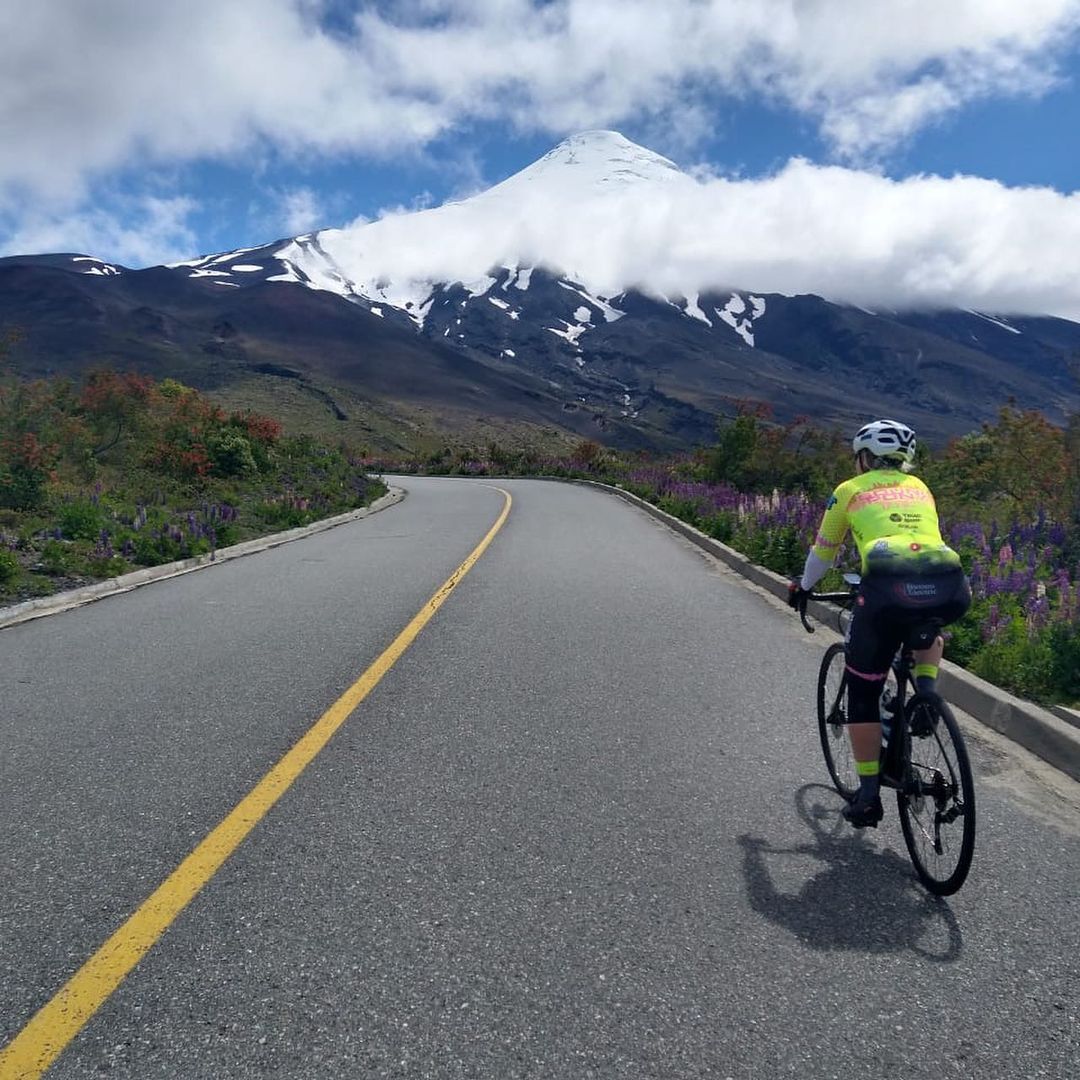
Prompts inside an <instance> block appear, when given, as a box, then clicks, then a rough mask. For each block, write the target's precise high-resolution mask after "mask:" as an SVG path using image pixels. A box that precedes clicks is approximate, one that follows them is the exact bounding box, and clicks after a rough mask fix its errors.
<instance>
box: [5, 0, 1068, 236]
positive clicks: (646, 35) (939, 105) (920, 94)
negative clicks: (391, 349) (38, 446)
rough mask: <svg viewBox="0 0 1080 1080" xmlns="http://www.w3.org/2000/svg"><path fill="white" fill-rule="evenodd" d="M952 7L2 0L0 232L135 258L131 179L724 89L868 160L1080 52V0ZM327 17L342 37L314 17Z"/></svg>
mask: <svg viewBox="0 0 1080 1080" xmlns="http://www.w3.org/2000/svg"><path fill="white" fill-rule="evenodd" d="M947 6H948V13H947V16H946V15H944V14H943V5H942V4H941V0H903V2H899V0H708V2H704V0H665V2H664V3H657V2H656V0H546V2H544V0H485V2H482V3H477V2H476V0H397V2H391V0H387V2H382V3H379V4H370V3H361V2H360V0H356V15H355V17H353V18H352V19H349V18H344V19H343V18H342V10H343V4H342V3H340V2H338V0H335V2H333V3H330V2H327V0H228V2H222V3H217V2H211V0H193V2H190V3H147V2H146V0H94V3H86V2H85V0H35V3H32V4H21V5H16V4H11V3H8V4H4V5H0V147H3V153H2V154H0V225H2V224H3V220H4V219H7V220H8V221H9V222H10V221H12V220H16V219H18V220H20V221H21V222H22V224H21V225H20V227H19V229H18V230H15V229H13V228H9V230H8V232H7V237H6V239H2V237H3V233H2V232H0V245H2V246H3V247H4V248H6V249H7V250H14V249H16V247H17V241H18V239H19V238H22V240H23V241H25V242H29V238H32V237H35V236H37V237H46V236H52V237H54V238H55V240H56V244H57V245H59V246H62V247H67V248H70V247H74V246H83V245H82V243H81V241H80V240H79V238H80V237H86V239H87V241H88V242H87V245H86V246H91V243H93V244H94V246H95V247H96V249H97V250H103V249H105V248H106V247H107V245H105V244H103V243H101V242H100V241H97V242H94V237H93V236H92V235H91V232H92V230H91V225H92V223H93V222H94V221H97V222H98V223H99V235H100V236H103V237H106V238H107V237H110V236H111V237H114V238H117V239H118V242H119V243H121V244H122V250H125V251H128V252H134V251H136V250H138V249H139V247H140V241H139V238H138V236H137V235H136V234H135V232H134V231H133V230H132V229H130V228H128V227H125V226H122V225H120V224H119V222H118V221H113V220H111V218H110V216H109V214H108V212H107V211H103V210H100V209H94V208H93V207H94V206H95V203H94V202H93V193H94V192H96V191H100V190H101V188H102V183H103V182H104V183H105V185H106V186H108V185H109V184H114V183H115V181H116V177H117V176H118V175H120V174H121V173H122V174H124V175H128V176H130V175H132V174H134V173H137V172H139V171H141V170H145V169H147V168H154V169H161V168H164V167H168V166H172V165H184V164H187V163H193V162H199V161H202V160H207V159H213V160H223V161H228V162H230V163H237V162H244V163H245V164H251V163H252V162H253V161H255V162H257V161H260V160H267V159H268V158H269V159H272V160H279V159H281V158H290V157H292V158H296V159H299V160H300V162H301V164H302V165H303V166H304V167H305V168H306V169H308V170H310V168H311V165H312V162H311V161H310V160H309V159H310V158H312V157H313V156H316V157H317V156H322V155H338V154H345V153H349V154H362V155H368V156H372V155H374V156H380V155H382V156H386V155H393V154H402V153H407V154H412V155H416V154H417V153H422V152H423V149H424V147H425V146H427V145H428V144H430V143H431V141H432V140H433V139H435V138H437V137H438V136H440V135H445V134H446V133H447V132H448V131H451V130H454V129H464V128H465V127H466V126H467V125H469V124H470V123H474V122H476V121H479V120H486V119H495V120H500V121H508V122H511V123H513V124H516V125H517V126H518V127H520V128H521V129H523V130H527V131H544V132H548V133H550V134H552V135H556V136H560V135H563V134H565V133H567V132H569V131H573V130H581V129H584V128H594V127H609V126H617V125H620V124H623V123H625V122H629V121H633V123H634V125H635V128H636V129H637V130H640V131H643V132H646V133H647V134H648V135H649V136H651V135H652V134H653V133H660V132H663V133H664V142H663V145H664V146H665V147H666V148H668V149H669V150H675V149H682V148H684V147H686V146H687V145H690V144H692V143H693V142H694V140H695V139H698V138H700V137H701V136H702V134H703V133H704V132H706V131H707V130H708V128H709V125H710V122H715V117H716V112H717V109H718V108H722V105H718V102H723V101H724V100H730V99H732V98H738V99H747V98H757V99H762V100H766V101H767V102H769V103H770V104H772V105H778V106H781V107H785V108H789V109H793V110H795V111H796V112H798V113H800V114H802V115H803V116H804V117H805V118H807V119H808V120H809V121H810V122H812V123H814V124H816V125H818V127H819V129H820V131H821V133H822V135H823V137H824V138H825V139H826V140H827V141H828V143H829V144H830V145H831V146H832V147H833V148H834V151H835V153H836V155H837V156H838V159H839V160H845V161H848V162H849V163H853V164H865V163H867V162H868V161H869V162H872V161H873V160H874V157H875V155H880V154H882V153H884V152H887V151H888V150H889V149H890V148H892V147H893V146H895V145H896V143H897V142H899V141H902V140H904V139H906V138H909V137H910V136H911V135H913V134H914V133H916V132H918V131H919V130H920V129H921V128H922V127H924V126H925V125H926V124H928V123H932V122H934V121H935V120H937V119H939V118H941V117H943V116H946V115H948V114H949V113H951V112H953V111H955V110H957V109H959V108H962V107H963V106H964V105H965V104H967V103H969V102H971V101H974V100H978V99H982V98H986V97H988V96H990V95H995V94H1007V95H1037V94H1040V93H1043V92H1045V91H1046V90H1047V89H1048V88H1049V87H1051V86H1053V85H1054V84H1055V80H1056V79H1057V77H1058V76H1057V74H1056V67H1055V65H1056V64H1057V63H1058V62H1059V61H1060V59H1061V58H1062V56H1063V55H1065V52H1066V51H1067V50H1069V49H1072V48H1074V47H1075V45H1076V41H1077V31H1078V27H1080V0H1025V2H1024V3H1023V4H1017V3H1015V0H950V3H949V4H948V5H947ZM330 13H333V14H334V16H335V21H334V25H333V29H332V30H331V29H328V28H327V26H328V24H325V23H323V22H321V21H320V19H321V18H322V17H324V16H328V15H329V14H330ZM304 175H305V176H310V175H311V173H310V171H307V172H305V173H304ZM462 179H463V184H462V185H461V186H462V188H463V189H465V188H467V187H468V186H469V177H467V176H464V177H463V178H462ZM301 190H303V189H301ZM294 199H295V201H294V203H293V204H292V208H291V209H290V207H289V206H288V205H287V206H286V207H284V214H285V219H286V220H288V218H289V215H295V217H294V220H296V221H303V222H304V223H305V225H306V226H307V227H309V228H310V227H311V225H313V224H315V222H314V220H313V219H312V218H311V214H310V213H308V210H309V209H310V208H313V205H314V204H313V203H310V204H309V203H307V202H305V199H306V196H304V195H302V194H295V196H294ZM63 220H69V221H70V222H71V223H72V231H71V232H69V233H64V232H63V231H62V230H61V228H60V223H61V222H62V221H63ZM183 236H184V229H183V226H174V227H173V228H172V230H171V232H170V230H169V228H168V227H166V228H165V229H164V231H163V232H162V231H161V230H159V231H158V232H157V239H156V240H154V241H152V242H148V243H146V244H143V245H142V246H143V247H145V248H146V250H148V251H149V250H155V251H157V250H171V249H173V248H175V247H176V246H177V245H178V244H179V243H180V241H181V240H182V238H183ZM77 241H78V242H77ZM113 250H114V251H116V250H118V249H117V248H115V247H114V248H113ZM186 254H190V251H189V252H186ZM155 257H156V256H155Z"/></svg>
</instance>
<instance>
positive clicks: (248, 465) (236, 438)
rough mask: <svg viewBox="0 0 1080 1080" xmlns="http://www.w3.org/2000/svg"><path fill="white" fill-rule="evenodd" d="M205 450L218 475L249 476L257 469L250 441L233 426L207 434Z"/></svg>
mask: <svg viewBox="0 0 1080 1080" xmlns="http://www.w3.org/2000/svg"><path fill="white" fill-rule="evenodd" d="M206 452H207V454H208V455H209V457H210V463H211V465H212V467H213V470H214V473H215V474H216V475H218V476H251V475H252V474H253V473H256V472H258V471H259V467H258V465H257V464H256V462H255V455H254V453H253V452H252V449H251V441H250V440H249V439H248V438H246V437H245V436H244V435H242V434H241V433H240V432H239V431H237V430H236V429H235V428H226V429H225V430H223V431H217V432H214V433H213V434H211V435H209V436H207V439H206Z"/></svg>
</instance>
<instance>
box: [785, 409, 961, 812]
mask: <svg viewBox="0 0 1080 1080" xmlns="http://www.w3.org/2000/svg"><path fill="white" fill-rule="evenodd" d="M851 445H852V449H853V450H854V451H855V471H856V475H855V476H853V477H852V478H851V479H850V480H845V481H844V483H842V484H841V485H840V486H839V487H838V488H837V489H836V490H835V491H834V492H833V494H832V496H831V498H830V499H829V501H828V503H827V505H826V508H825V515H824V517H823V518H822V521H821V527H820V528H819V529H818V533H817V538H816V540H815V541H814V546H813V547H812V548H811V549H810V552H809V553H808V555H807V556H806V566H805V568H804V569H803V574H802V578H801V580H800V579H796V580H795V581H793V582H792V583H791V585H790V587H789V596H788V603H789V604H790V605H791V606H792V607H793V608H795V609H797V610H800V611H805V608H806V600H807V595H808V594H809V592H810V590H811V589H812V588H813V587H814V586H815V585H816V584H817V582H818V581H820V580H821V578H822V577H823V576H824V575H825V573H826V571H827V570H828V569H829V567H831V566H832V564H833V562H834V560H835V559H836V556H837V554H838V553H839V547H840V544H841V542H842V541H843V539H844V537H845V536H846V535H847V532H848V530H849V529H850V530H851V535H852V537H853V538H854V540H855V544H856V545H857V547H858V549H859V556H860V558H861V560H862V584H861V586H860V588H859V596H858V599H857V600H856V602H855V607H854V613H853V615H852V618H851V622H850V624H849V626H848V632H847V641H846V644H845V650H844V651H845V659H846V666H847V673H848V728H849V734H850V737H851V750H852V755H853V757H854V758H855V767H856V771H857V773H858V775H859V789H858V791H857V793H856V795H855V797H854V799H853V800H852V801H851V803H850V804H849V805H847V806H845V807H844V810H843V814H844V817H845V818H847V820H848V821H849V822H851V824H852V825H854V826H855V827H856V828H858V829H861V828H865V827H866V826H874V827H876V826H877V824H878V822H879V821H880V820H881V817H882V808H881V797H880V793H879V790H880V778H879V769H880V766H879V760H880V757H881V742H882V739H881V720H880V712H879V707H880V699H881V692H882V690H883V688H884V686H885V679H886V678H887V676H888V674H889V669H890V668H891V666H892V661H893V657H894V656H895V655H896V651H897V650H898V649H899V648H900V646H901V645H902V644H903V643H904V640H905V638H908V637H909V635H910V633H911V632H912V631H913V630H914V629H916V628H920V627H926V626H927V624H929V623H931V622H933V624H935V629H932V630H927V631H925V632H924V633H922V634H921V635H920V638H919V640H917V641H916V642H915V644H918V645H921V646H922V647H921V648H916V649H915V672H914V674H915V682H916V687H917V689H918V691H919V692H920V693H932V692H933V691H934V687H935V686H936V680H937V674H938V665H939V664H940V662H941V656H942V652H943V650H944V640H943V638H942V637H941V634H940V633H938V632H937V629H936V627H938V626H944V625H945V624H946V623H950V622H953V621H955V620H956V619H958V618H960V616H961V615H963V614H964V612H965V611H967V609H968V606H969V605H970V603H971V592H970V589H969V587H968V582H967V578H966V576H965V575H964V571H963V569H962V568H961V565H960V557H959V556H958V555H957V554H956V552H955V551H953V550H952V548H950V547H949V546H948V545H947V544H946V543H945V542H944V541H943V540H942V538H941V532H940V529H939V526H938V516H937V508H936V505H935V503H934V496H933V495H932V494H931V492H930V489H929V488H928V487H927V486H926V484H924V483H923V482H922V481H921V480H919V479H918V478H917V477H914V476H910V475H909V473H910V470H911V467H912V462H913V461H914V459H915V432H914V431H912V430H911V428H909V427H907V426H906V425H905V424H901V423H898V422H897V421H895V420H875V421H873V422H872V423H869V424H866V425H865V426H864V427H862V428H860V429H859V431H858V432H857V433H856V435H855V438H854V439H853V440H852V444H851Z"/></svg>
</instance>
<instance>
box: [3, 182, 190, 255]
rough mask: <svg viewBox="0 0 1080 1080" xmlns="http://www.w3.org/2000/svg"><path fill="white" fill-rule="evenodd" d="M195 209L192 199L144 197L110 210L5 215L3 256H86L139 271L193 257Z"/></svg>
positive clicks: (119, 203)
mask: <svg viewBox="0 0 1080 1080" xmlns="http://www.w3.org/2000/svg"><path fill="white" fill-rule="evenodd" d="M196 209H197V205H196V203H195V202H194V200H192V199H188V198H184V197H177V198H159V197H156V196H149V195H143V196H139V197H123V198H119V199H116V200H114V202H113V205H112V207H111V208H109V209H106V208H104V207H96V208H86V207H83V208H79V209H74V210H68V211H59V212H55V213H49V212H45V211H35V212H28V213H23V214H21V215H20V216H19V218H18V220H17V221H16V220H15V219H13V218H10V217H7V218H6V220H5V217H6V216H5V215H0V232H3V233H5V234H6V235H5V239H4V241H3V243H2V244H0V254H9V255H16V254H25V253H27V252H38V251H69V252H83V253H87V254H92V255H96V256H98V257H104V258H107V259H110V260H113V261H115V262H119V263H123V264H124V265H126V266H134V267H139V266H148V265H157V264H160V263H167V262H172V261H176V260H179V259H182V258H190V256H191V254H192V252H193V251H195V250H197V242H196V238H195V233H194V232H193V230H192V229H191V227H190V225H189V222H188V219H189V218H190V216H191V214H192V213H194V212H195V210H196ZM5 224H6V225H7V229H4V228H3V227H4V225H5Z"/></svg>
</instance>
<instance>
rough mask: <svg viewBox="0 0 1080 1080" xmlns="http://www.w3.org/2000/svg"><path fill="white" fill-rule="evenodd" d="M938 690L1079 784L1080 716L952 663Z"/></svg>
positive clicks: (784, 585) (741, 564)
mask: <svg viewBox="0 0 1080 1080" xmlns="http://www.w3.org/2000/svg"><path fill="white" fill-rule="evenodd" d="M573 482H574V483H580V484H586V485H589V486H591V487H597V488H602V489H603V490H605V491H609V492H611V493H612V494H614V495H617V496H618V497H619V498H621V499H624V500H626V501H627V502H629V503H632V504H633V505H634V506H637V507H639V508H640V509H642V510H644V511H645V512H646V513H647V514H649V515H651V516H652V517H654V518H656V519H657V520H658V521H662V522H663V523H664V524H665V525H667V526H668V527H669V528H671V529H674V530H675V532H677V533H680V534H681V535H682V536H685V537H686V539H687V540H689V541H690V542H691V543H692V544H695V545H697V547H699V548H702V549H703V550H705V551H707V552H708V553H709V554H710V555H714V556H716V558H718V559H720V560H721V561H722V562H724V563H726V564H727V565H728V566H729V567H731V569H732V570H734V571H735V572H736V573H738V574H741V575H742V576H743V577H745V578H747V579H748V580H750V581H752V582H753V583H754V584H755V585H758V586H760V587H761V588H763V589H765V590H766V591H767V592H770V593H772V594H773V595H774V596H777V597H779V598H781V599H783V600H786V599H787V594H788V580H787V578H784V577H781V576H780V575H779V574H774V573H773V572H772V571H771V570H766V569H765V568H764V567H763V566H756V565H755V564H754V563H752V562H751V561H750V560H749V559H748V558H747V557H746V556H745V555H742V554H740V553H739V552H738V551H735V550H734V549H733V548H730V547H728V546H727V545H726V544H722V543H720V541H719V540H714V539H713V538H712V537H711V536H707V535H706V534H705V533H703V532H701V530H700V529H695V528H694V526H693V525H688V524H687V523H686V522H685V521H680V520H679V519H678V518H677V517H673V516H672V515H671V514H668V513H666V512H665V511H663V510H661V509H660V508H659V507H657V506H653V505H652V503H650V502H646V501H645V500H644V499H642V498H639V497H638V496H637V495H633V494H631V493H630V492H629V491H624V490H623V489H622V488H616V487H611V486H609V485H607V484H600V483H597V482H596V481H594V480H575V481H573ZM810 610H811V613H812V614H813V615H814V617H815V618H817V619H818V620H819V621H820V622H823V623H826V624H828V625H831V626H834V627H835V626H836V614H837V612H836V608H834V607H831V606H829V605H827V604H811V605H810ZM938 689H939V690H940V692H941V696H942V697H943V698H945V700H946V701H948V702H950V703H951V704H953V705H955V706H956V707H957V708H958V709H963V711H964V712H966V713H968V714H969V715H971V716H973V717H974V718H975V719H976V720H978V721H979V722H980V723H982V724H985V725H986V726H987V727H989V728H992V729H993V730H994V731H997V732H1000V733H1001V734H1002V735H1004V736H1006V738H1008V739H1011V740H1012V741H1013V742H1015V743H1018V744H1019V745H1020V746H1023V747H1024V748H1025V749H1026V750H1030V751H1031V752H1032V753H1033V754H1035V755H1036V756H1037V757H1040V758H1042V759H1043V761H1046V762H1048V763H1049V764H1050V765H1053V766H1054V768H1056V769H1060V770H1061V771H1062V772H1063V773H1066V774H1067V775H1068V776H1071V777H1072V778H1073V779H1074V780H1080V726H1073V725H1074V724H1075V725H1080V715H1078V714H1076V713H1072V714H1071V716H1066V717H1064V718H1063V717H1062V713H1069V710H1062V711H1061V713H1058V715H1055V714H1054V713H1053V712H1051V711H1050V710H1049V709H1044V708H1042V707H1041V706H1039V705H1035V704H1033V703H1032V702H1030V701H1024V700H1022V699H1021V698H1017V697H1013V695H1012V694H1009V693H1007V692H1006V691H1004V690H1002V689H1000V688H999V687H997V686H994V685H993V684H992V683H988V682H987V681H986V680H985V679H980V678H979V677H978V676H977V675H972V674H971V673H970V672H968V671H965V670H964V669H963V668H961V667H958V666H957V665H956V664H950V663H949V662H948V661H945V662H943V663H942V665H941V674H940V676H939V678H938Z"/></svg>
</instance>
